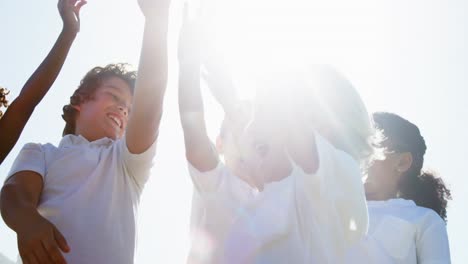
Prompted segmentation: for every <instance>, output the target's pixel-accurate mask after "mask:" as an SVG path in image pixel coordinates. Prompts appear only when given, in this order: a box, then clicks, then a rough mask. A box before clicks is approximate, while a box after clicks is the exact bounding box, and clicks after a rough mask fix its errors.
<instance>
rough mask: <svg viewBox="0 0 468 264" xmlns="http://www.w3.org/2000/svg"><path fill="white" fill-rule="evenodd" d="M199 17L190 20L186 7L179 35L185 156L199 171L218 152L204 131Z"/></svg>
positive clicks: (210, 166) (212, 161) (211, 163)
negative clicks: (195, 19)
mask: <svg viewBox="0 0 468 264" xmlns="http://www.w3.org/2000/svg"><path fill="white" fill-rule="evenodd" d="M198 26H199V24H198V21H189V19H188V12H187V7H185V8H184V22H183V25H182V29H181V31H180V37H179V112H180V120H181V123H182V128H183V130H184V140H185V152H186V157H187V160H188V161H189V162H190V164H192V165H193V166H194V167H195V168H197V169H198V170H200V171H208V170H211V169H214V168H215V167H216V165H217V164H218V153H217V152H216V150H215V149H214V147H213V144H212V143H211V141H210V139H209V137H208V134H207V132H206V125H205V117H204V109H203V99H202V94H201V90H200V39H199V36H200V35H199V33H200V32H199V28H198Z"/></svg>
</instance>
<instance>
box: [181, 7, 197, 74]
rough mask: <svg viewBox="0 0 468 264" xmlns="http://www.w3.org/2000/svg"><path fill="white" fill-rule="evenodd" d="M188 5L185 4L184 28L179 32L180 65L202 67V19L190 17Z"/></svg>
mask: <svg viewBox="0 0 468 264" xmlns="http://www.w3.org/2000/svg"><path fill="white" fill-rule="evenodd" d="M188 9H189V8H188V5H187V4H185V5H184V11H183V21H182V28H181V29H180V34H179V47H178V58H179V66H180V67H182V68H183V67H187V66H189V67H193V66H196V67H197V68H199V67H200V48H201V46H200V45H201V30H200V26H201V24H200V19H199V17H197V18H195V19H190V18H189V15H188V13H189V12H188Z"/></svg>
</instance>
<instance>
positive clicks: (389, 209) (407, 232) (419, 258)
mask: <svg viewBox="0 0 468 264" xmlns="http://www.w3.org/2000/svg"><path fill="white" fill-rule="evenodd" d="M368 208H369V233H368V235H367V236H366V237H365V238H364V239H363V240H362V241H361V242H360V243H359V244H358V245H357V246H356V247H354V248H353V249H352V250H351V251H350V253H349V256H348V258H347V259H348V260H349V262H348V263H379V264H387V263H393V264H397V263H401V264H403V263H404V264H447V263H450V251H449V244H448V238H447V229H446V225H445V222H444V221H443V220H442V218H440V216H439V215H438V214H437V213H436V212H434V211H433V210H431V209H428V208H424V207H420V206H417V205H416V204H415V203H414V202H413V201H411V200H404V199H391V200H388V201H369V202H368Z"/></svg>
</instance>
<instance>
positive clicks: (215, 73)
mask: <svg viewBox="0 0 468 264" xmlns="http://www.w3.org/2000/svg"><path fill="white" fill-rule="evenodd" d="M219 67H221V68H222V65H220V66H219ZM212 68H214V66H213V67H212ZM207 82H208V85H209V88H210V91H211V93H212V94H213V96H214V97H215V98H216V100H217V101H218V103H219V104H220V105H221V107H222V108H223V110H224V113H225V114H226V115H227V116H228V117H230V118H233V117H235V116H236V114H238V111H239V98H238V95H237V91H236V89H235V87H234V83H233V80H232V77H231V76H230V74H228V73H226V72H225V71H224V70H222V69H216V70H212V72H211V73H210V76H209V77H207Z"/></svg>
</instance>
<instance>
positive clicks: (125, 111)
mask: <svg viewBox="0 0 468 264" xmlns="http://www.w3.org/2000/svg"><path fill="white" fill-rule="evenodd" d="M119 111H120V113H122V114H123V115H124V116H128V107H127V106H125V105H119Z"/></svg>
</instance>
